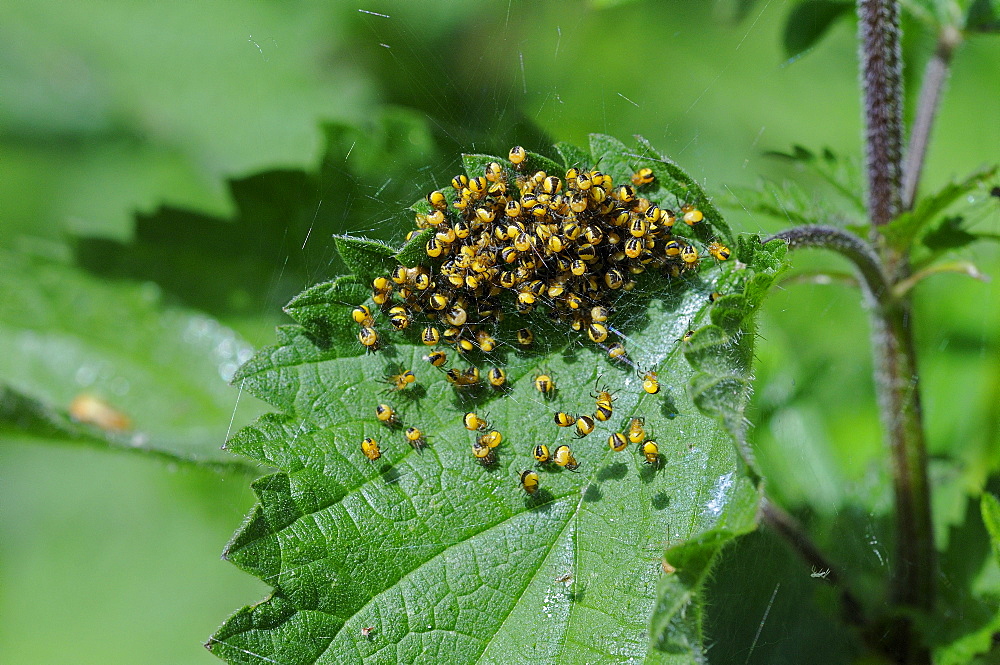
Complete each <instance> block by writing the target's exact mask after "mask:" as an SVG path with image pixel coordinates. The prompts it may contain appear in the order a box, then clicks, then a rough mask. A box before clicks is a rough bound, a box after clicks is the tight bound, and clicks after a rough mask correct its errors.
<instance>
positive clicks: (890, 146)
mask: <svg viewBox="0 0 1000 665" xmlns="http://www.w3.org/2000/svg"><path fill="white" fill-rule="evenodd" d="M857 2H858V4H857V8H858V31H859V35H858V36H859V39H860V42H861V83H862V89H863V93H864V108H865V154H866V170H867V176H868V214H869V218H870V220H871V224H872V231H873V234H872V235H873V238H874V239H875V240H876V241H880V240H881V238H880V234H879V229H880V228H881V227H882V226H884V225H886V224H888V223H889V222H891V221H892V220H893V219H894V218H895V217H896V216H897V215H898V214H899V213H900V212H901V210H902V206H903V188H902V170H903V169H902V125H903V122H902V107H903V75H902V61H901V57H900V39H899V38H900V24H899V3H898V2H897V1H896V0H857ZM949 57H950V56H949ZM946 71H947V70H946V69H945V71H944V72H942V73H946ZM942 83H943V78H942ZM937 87H938V89H939V88H940V85H938V86H937ZM928 94H930V93H928ZM934 94H935V95H936V94H937V93H934ZM928 104H929V105H930V106H932V107H936V106H937V101H936V100H933V103H932V104H931V103H930V102H928ZM931 120H933V113H932V114H931V117H929V118H927V121H926V127H925V128H923V129H919V130H917V129H915V131H919V132H920V133H919V134H916V137H917V140H918V141H919V140H924V141H925V142H926V136H929V135H930V125H931V124H932V123H931ZM921 135H923V136H924V138H923V139H921V138H920V136H921ZM919 150H920V151H921V152H922V151H923V150H925V147H924V148H920V149H919ZM911 152H913V151H912V149H911ZM914 154H916V153H914ZM919 159H920V162H921V164H922V161H923V156H922V154H921V155H920V157H919ZM919 169H920V164H918V165H916V166H912V167H910V177H912V178H914V185H913V186H914V188H915V187H916V182H918V181H919V178H920V173H919ZM879 246H880V248H881V252H880V259H881V261H880V265H881V266H882V271H883V274H885V275H888V286H889V287H890V289H887V291H886V292H885V293H882V294H879V293H877V292H872V291H871V289H870V288H866V297H867V298H868V299H869V301H870V302H871V304H872V308H871V310H872V354H873V356H874V374H875V390H876V394H877V398H878V404H879V412H880V416H881V420H882V426H883V429H884V433H885V438H886V443H887V447H888V449H889V456H890V469H891V471H892V477H893V490H894V492H893V493H894V497H895V504H896V505H895V508H896V515H895V536H896V543H895V548H896V551H895V557H894V561H893V566H892V572H891V578H890V583H889V590H890V597H891V600H892V602H893V604H894V606H895V607H896V608H897V610H898V613H897V614H896V616H895V617H893V618H891V619H890V621H889V624H888V625H887V630H886V644H887V645H888V648H889V653H891V654H892V657H893V659H894V660H895V662H897V663H900V664H901V665H902V664H905V665H924V664H929V663H930V652H929V650H928V649H927V648H926V647H925V646H923V645H922V640H921V639H920V637H919V635H918V634H917V628H916V626H915V625H914V622H913V618H912V616H911V615H910V614H908V612H912V611H913V610H917V611H923V612H928V611H930V610H931V609H932V608H933V605H934V574H935V573H934V571H935V565H936V562H935V551H934V533H933V528H932V524H931V507H930V484H929V482H928V478H927V448H926V444H925V442H924V430H923V421H922V416H921V409H920V390H919V382H918V379H917V361H916V353H915V350H914V346H913V329H912V308H911V306H910V300H909V296H908V294H907V295H904V296H902V297H895V296H894V295H893V294H892V293H891V287H893V286H895V284H896V283H897V282H899V281H901V280H905V279H906V278H907V277H908V276H909V256H908V252H905V251H903V252H900V251H897V250H894V249H892V248H891V247H890V246H887V245H885V244H883V243H881V242H879ZM832 249H835V248H832ZM859 269H860V268H859ZM866 286H869V285H868V282H867V281H866Z"/></svg>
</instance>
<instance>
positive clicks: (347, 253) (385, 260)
mask: <svg viewBox="0 0 1000 665" xmlns="http://www.w3.org/2000/svg"><path fill="white" fill-rule="evenodd" d="M333 239H334V243H335V244H336V246H337V252H338V253H339V254H340V258H342V259H343V260H344V264H345V265H346V266H347V267H348V269H350V270H351V271H352V272H353V273H354V274H355V275H356V276H357V277H358V278H359V279H361V280H362V281H364V282H366V283H368V284H371V281H372V280H373V279H375V278H376V277H378V276H379V275H385V274H388V273H389V271H390V270H392V268H393V266H395V265H396V258H395V257H396V253H397V250H396V249H394V248H392V247H390V246H389V245H387V244H386V243H384V242H379V241H377V240H367V239H365V238H357V237H353V236H338V235H335V236H333Z"/></svg>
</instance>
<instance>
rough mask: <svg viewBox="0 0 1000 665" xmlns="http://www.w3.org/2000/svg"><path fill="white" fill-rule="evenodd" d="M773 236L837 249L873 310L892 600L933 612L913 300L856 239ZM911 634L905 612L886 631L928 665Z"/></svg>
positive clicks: (830, 231)
mask: <svg viewBox="0 0 1000 665" xmlns="http://www.w3.org/2000/svg"><path fill="white" fill-rule="evenodd" d="M776 238H777V239H783V240H785V241H786V242H788V244H789V247H790V248H792V249H795V248H799V247H816V248H825V249H830V250H833V251H836V252H838V253H839V254H841V255H842V256H844V257H846V258H847V259H848V260H850V261H851V262H852V263H853V264H854V266H855V268H856V269H857V272H858V275H859V277H860V282H861V284H862V286H863V289H862V291H863V293H864V294H865V299H866V301H867V302H868V305H869V309H870V310H871V312H872V350H873V354H874V366H875V388H876V394H877V396H878V403H879V413H880V416H881V419H882V426H883V428H884V431H885V436H886V442H887V446H888V449H889V456H890V468H891V471H892V477H893V489H894V496H895V505H896V552H895V557H894V562H893V567H892V580H891V582H890V592H891V597H892V600H893V603H894V604H895V605H897V606H905V607H908V608H916V609H920V610H925V611H926V610H930V609H931V608H932V606H933V604H934V570H935V551H934V532H933V528H932V525H931V509H930V484H929V482H928V477H927V452H926V446H925V443H924V433H923V422H922V419H921V409H920V393H919V389H918V382H917V369H916V360H915V359H916V355H915V352H914V347H913V333H912V329H911V327H910V321H911V317H912V312H911V309H910V304H909V300H908V299H907V298H899V299H897V298H895V297H894V295H893V292H892V289H891V288H890V282H889V280H888V279H887V278H886V275H885V273H884V272H883V270H882V267H881V266H882V264H881V262H880V261H879V258H878V256H877V255H876V253H875V250H874V249H873V248H872V247H871V246H870V245H869V244H868V243H866V242H865V241H863V240H861V239H860V238H858V237H857V236H853V235H851V234H849V233H847V232H846V231H841V230H840V229H837V228H833V227H828V226H801V227H796V228H792V229H789V230H787V231H783V232H782V233H779V234H776V235H774V236H772V237H771V238H768V239H767V240H765V242H767V241H769V240H772V239H776ZM914 631H915V629H914V626H913V625H912V623H911V621H910V619H909V618H907V617H906V616H905V615H904V614H901V615H900V616H899V617H897V618H896V619H895V620H894V621H893V622H892V623H891V625H890V626H889V629H888V636H887V638H886V639H887V644H888V645H890V646H889V653H891V654H893V658H895V659H896V662H897V663H901V664H903V663H905V664H908V665H917V664H924V663H930V654H929V652H928V651H927V650H926V649H925V648H923V647H922V646H921V645H920V639H919V637H917V636H916V635H915V633H914Z"/></svg>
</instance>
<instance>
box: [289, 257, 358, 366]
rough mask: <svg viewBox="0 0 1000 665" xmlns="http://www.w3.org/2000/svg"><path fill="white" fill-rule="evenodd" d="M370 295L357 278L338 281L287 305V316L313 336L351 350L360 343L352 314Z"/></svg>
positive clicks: (319, 285) (305, 292) (304, 292)
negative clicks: (357, 305)
mask: <svg viewBox="0 0 1000 665" xmlns="http://www.w3.org/2000/svg"><path fill="white" fill-rule="evenodd" d="M370 293H371V287H370V286H369V285H368V284H365V283H363V282H361V281H360V280H359V279H358V278H357V277H354V276H353V275H349V276H344V277H338V278H337V279H335V280H333V281H332V282H323V283H321V284H316V285H314V286H311V287H309V288H308V289H306V290H305V291H303V292H302V293H300V294H299V295H297V296H295V298H293V299H292V300H291V302H289V303H288V304H287V305H285V313H286V314H288V315H289V316H290V317H292V318H293V319H295V320H296V321H298V322H299V323H301V324H302V327H303V328H304V329H305V330H306V331H307V332H309V333H310V334H311V335H314V336H316V337H318V338H321V339H324V340H329V341H330V342H332V343H334V344H339V345H341V347H342V348H348V347H349V346H351V345H354V346H356V345H357V343H358V340H357V337H355V333H356V330H355V326H356V324H355V323H354V319H353V318H352V317H351V310H353V309H354V306H355V305H356V304H360V303H362V302H364V301H365V300H366V299H367V298H368V296H369V295H370Z"/></svg>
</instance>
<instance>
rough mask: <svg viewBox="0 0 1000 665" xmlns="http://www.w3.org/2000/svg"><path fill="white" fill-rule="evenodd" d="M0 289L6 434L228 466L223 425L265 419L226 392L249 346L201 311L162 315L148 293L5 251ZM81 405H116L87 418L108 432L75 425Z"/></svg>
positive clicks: (251, 403) (155, 295)
mask: <svg viewBox="0 0 1000 665" xmlns="http://www.w3.org/2000/svg"><path fill="white" fill-rule="evenodd" d="M0 292H2V293H3V294H4V297H3V300H2V302H0V347H2V348H3V349H5V352H4V353H3V354H0V383H2V384H6V389H5V392H4V397H3V403H4V406H3V414H2V418H0V419H2V421H3V422H2V424H0V427H7V428H13V429H16V430H18V431H20V432H22V433H27V434H31V435H32V436H35V437H41V438H59V439H62V440H65V441H79V442H81V443H86V444H88V445H106V446H111V447H127V446H134V447H137V448H143V449H150V450H152V449H155V450H159V451H164V452H165V453H172V454H175V455H178V456H180V457H184V458H191V459H200V460H223V459H231V458H228V457H226V456H225V455H224V453H222V452H221V451H220V449H219V448H220V445H221V444H222V442H223V440H224V438H225V436H226V425H227V424H228V423H229V422H230V421H231V420H233V419H235V420H236V422H237V425H239V424H241V423H243V422H247V421H248V420H250V419H252V418H254V417H255V416H256V415H257V414H259V413H260V412H261V411H260V406H259V405H258V404H257V403H256V400H254V399H252V398H249V396H247V395H243V396H242V397H235V396H234V394H233V392H232V389H231V388H229V387H228V386H227V385H226V382H227V381H228V380H229V379H230V378H231V377H232V376H233V374H234V372H235V371H236V369H237V368H238V367H239V365H240V363H242V362H244V361H245V360H246V359H247V358H248V357H249V356H250V355H251V349H250V348H249V346H248V345H247V344H246V343H244V342H243V341H242V340H241V339H240V338H239V337H238V336H237V335H236V334H235V333H234V332H233V331H232V330H229V329H228V328H226V327H224V326H222V325H221V324H219V323H218V322H217V321H215V320H214V319H212V318H210V317H208V316H205V315H204V314H201V313H198V312H192V311H188V310H184V309H177V308H170V307H164V306H163V304H162V303H161V302H160V300H161V298H160V292H159V290H158V289H156V288H155V287H154V286H152V285H149V284H145V285H136V284H129V283H108V282H104V281H100V280H96V279H94V278H93V277H89V276H88V275H86V274H85V273H82V272H80V271H78V270H74V269H72V268H70V267H68V266H65V265H62V264H57V263H52V262H49V261H43V260H41V259H31V258H28V257H26V256H24V255H19V254H13V253H10V252H6V251H0ZM75 400H90V401H89V402H83V403H82V404H83V406H79V405H80V404H81V402H77V404H78V406H77V407H76V408H77V409H79V412H80V413H83V414H88V413H94V410H95V409H101V408H102V407H101V406H99V404H105V405H106V406H107V408H108V409H111V410H110V411H105V412H104V413H105V416H103V417H102V415H101V413H97V415H96V416H94V417H93V419H92V420H91V421H92V422H96V423H98V424H100V423H104V427H103V431H102V430H101V429H98V428H94V427H90V426H84V425H81V424H79V423H73V422H72V421H71V420H69V416H68V413H69V412H70V411H71V404H73V403H74V401H75ZM88 404H89V407H88ZM237 404H238V405H239V407H240V408H239V411H238V413H234V407H235V406H236V405H237ZM117 414H120V415H117ZM129 421H130V422H129Z"/></svg>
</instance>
